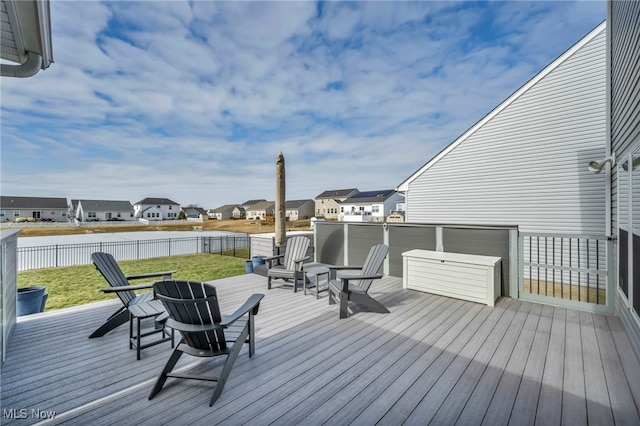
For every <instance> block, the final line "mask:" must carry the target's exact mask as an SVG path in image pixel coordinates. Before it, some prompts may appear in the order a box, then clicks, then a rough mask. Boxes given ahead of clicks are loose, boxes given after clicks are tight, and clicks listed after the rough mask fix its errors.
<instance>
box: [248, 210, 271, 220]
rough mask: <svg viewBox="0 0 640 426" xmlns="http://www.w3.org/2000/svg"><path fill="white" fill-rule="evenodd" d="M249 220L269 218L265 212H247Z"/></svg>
mask: <svg viewBox="0 0 640 426" xmlns="http://www.w3.org/2000/svg"><path fill="white" fill-rule="evenodd" d="M246 216H247V219H256V218H258V219H264V218H265V217H266V216H267V212H266V211H265V210H247V215H246Z"/></svg>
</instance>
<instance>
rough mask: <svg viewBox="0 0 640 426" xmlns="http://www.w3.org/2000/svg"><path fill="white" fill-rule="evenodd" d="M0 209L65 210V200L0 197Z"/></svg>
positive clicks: (66, 205)
mask: <svg viewBox="0 0 640 426" xmlns="http://www.w3.org/2000/svg"><path fill="white" fill-rule="evenodd" d="M0 208H2V209H67V208H69V206H68V204H67V199H66V198H52V197H11V196H5V195H2V196H0Z"/></svg>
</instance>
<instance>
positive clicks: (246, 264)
mask: <svg viewBox="0 0 640 426" xmlns="http://www.w3.org/2000/svg"><path fill="white" fill-rule="evenodd" d="M244 268H245V270H246V271H247V274H253V262H252V261H251V260H246V261H245V262H244Z"/></svg>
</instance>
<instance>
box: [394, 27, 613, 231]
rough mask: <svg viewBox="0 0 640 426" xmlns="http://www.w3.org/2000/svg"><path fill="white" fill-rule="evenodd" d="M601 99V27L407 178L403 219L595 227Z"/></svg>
mask: <svg viewBox="0 0 640 426" xmlns="http://www.w3.org/2000/svg"><path fill="white" fill-rule="evenodd" d="M552 65H553V64H552ZM544 72H545V71H543V73H544ZM541 75H543V74H541ZM534 80H535V78H534ZM525 86H527V85H525ZM523 87H524V86H523ZM517 93H518V92H517ZM605 100H606V29H605V28H604V25H602V26H601V27H600V28H599V29H598V32H597V34H596V35H594V36H593V37H592V38H590V39H589V38H588V37H587V38H585V39H583V41H581V42H580V43H578V44H577V45H576V46H575V47H574V48H572V49H570V50H569V51H567V52H566V53H565V56H564V57H563V58H561V63H559V64H558V65H557V66H556V67H555V68H553V69H550V70H549V71H547V73H546V75H544V76H543V77H542V78H541V79H540V80H539V81H535V83H532V84H531V86H530V87H528V88H526V90H523V91H522V92H520V93H519V95H518V96H516V97H515V99H511V101H510V102H509V103H508V104H506V105H501V106H500V107H498V108H497V109H496V111H497V113H495V115H493V116H491V114H490V116H491V118H489V119H488V120H487V121H486V122H484V123H483V124H481V125H479V126H477V128H475V130H473V131H470V132H469V134H467V135H463V137H465V139H464V140H462V142H460V143H459V144H458V145H457V146H455V147H454V148H452V149H451V150H450V151H448V152H447V153H446V154H445V155H443V156H442V157H440V159H439V160H438V161H435V162H433V164H432V165H431V166H430V167H429V168H427V169H426V170H424V171H423V172H422V174H420V175H418V176H417V177H416V178H415V179H413V180H412V181H410V183H409V184H408V189H407V193H406V196H407V198H406V204H407V216H406V217H407V221H410V222H424V223H449V224H464V223H477V224H485V225H519V226H520V230H523V231H531V232H533V231H538V232H564V233H568V232H576V233H598V234H602V233H604V230H605V185H604V183H603V179H602V176H597V175H593V174H591V173H589V171H588V170H587V164H588V162H589V161H591V160H593V159H597V158H602V157H603V156H604V154H605V140H606V108H605V106H606V102H605ZM494 112H495V111H494ZM492 114H493V113H492Z"/></svg>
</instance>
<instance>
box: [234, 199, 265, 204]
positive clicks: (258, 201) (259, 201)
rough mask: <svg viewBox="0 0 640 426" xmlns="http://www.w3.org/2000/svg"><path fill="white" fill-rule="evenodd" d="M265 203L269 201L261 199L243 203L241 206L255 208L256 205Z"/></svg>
mask: <svg viewBox="0 0 640 426" xmlns="http://www.w3.org/2000/svg"><path fill="white" fill-rule="evenodd" d="M264 201H267V200H265V199H260V200H248V201H245V202H244V203H242V204H240V205H241V206H253V205H255V204H258V203H261V202H264Z"/></svg>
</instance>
